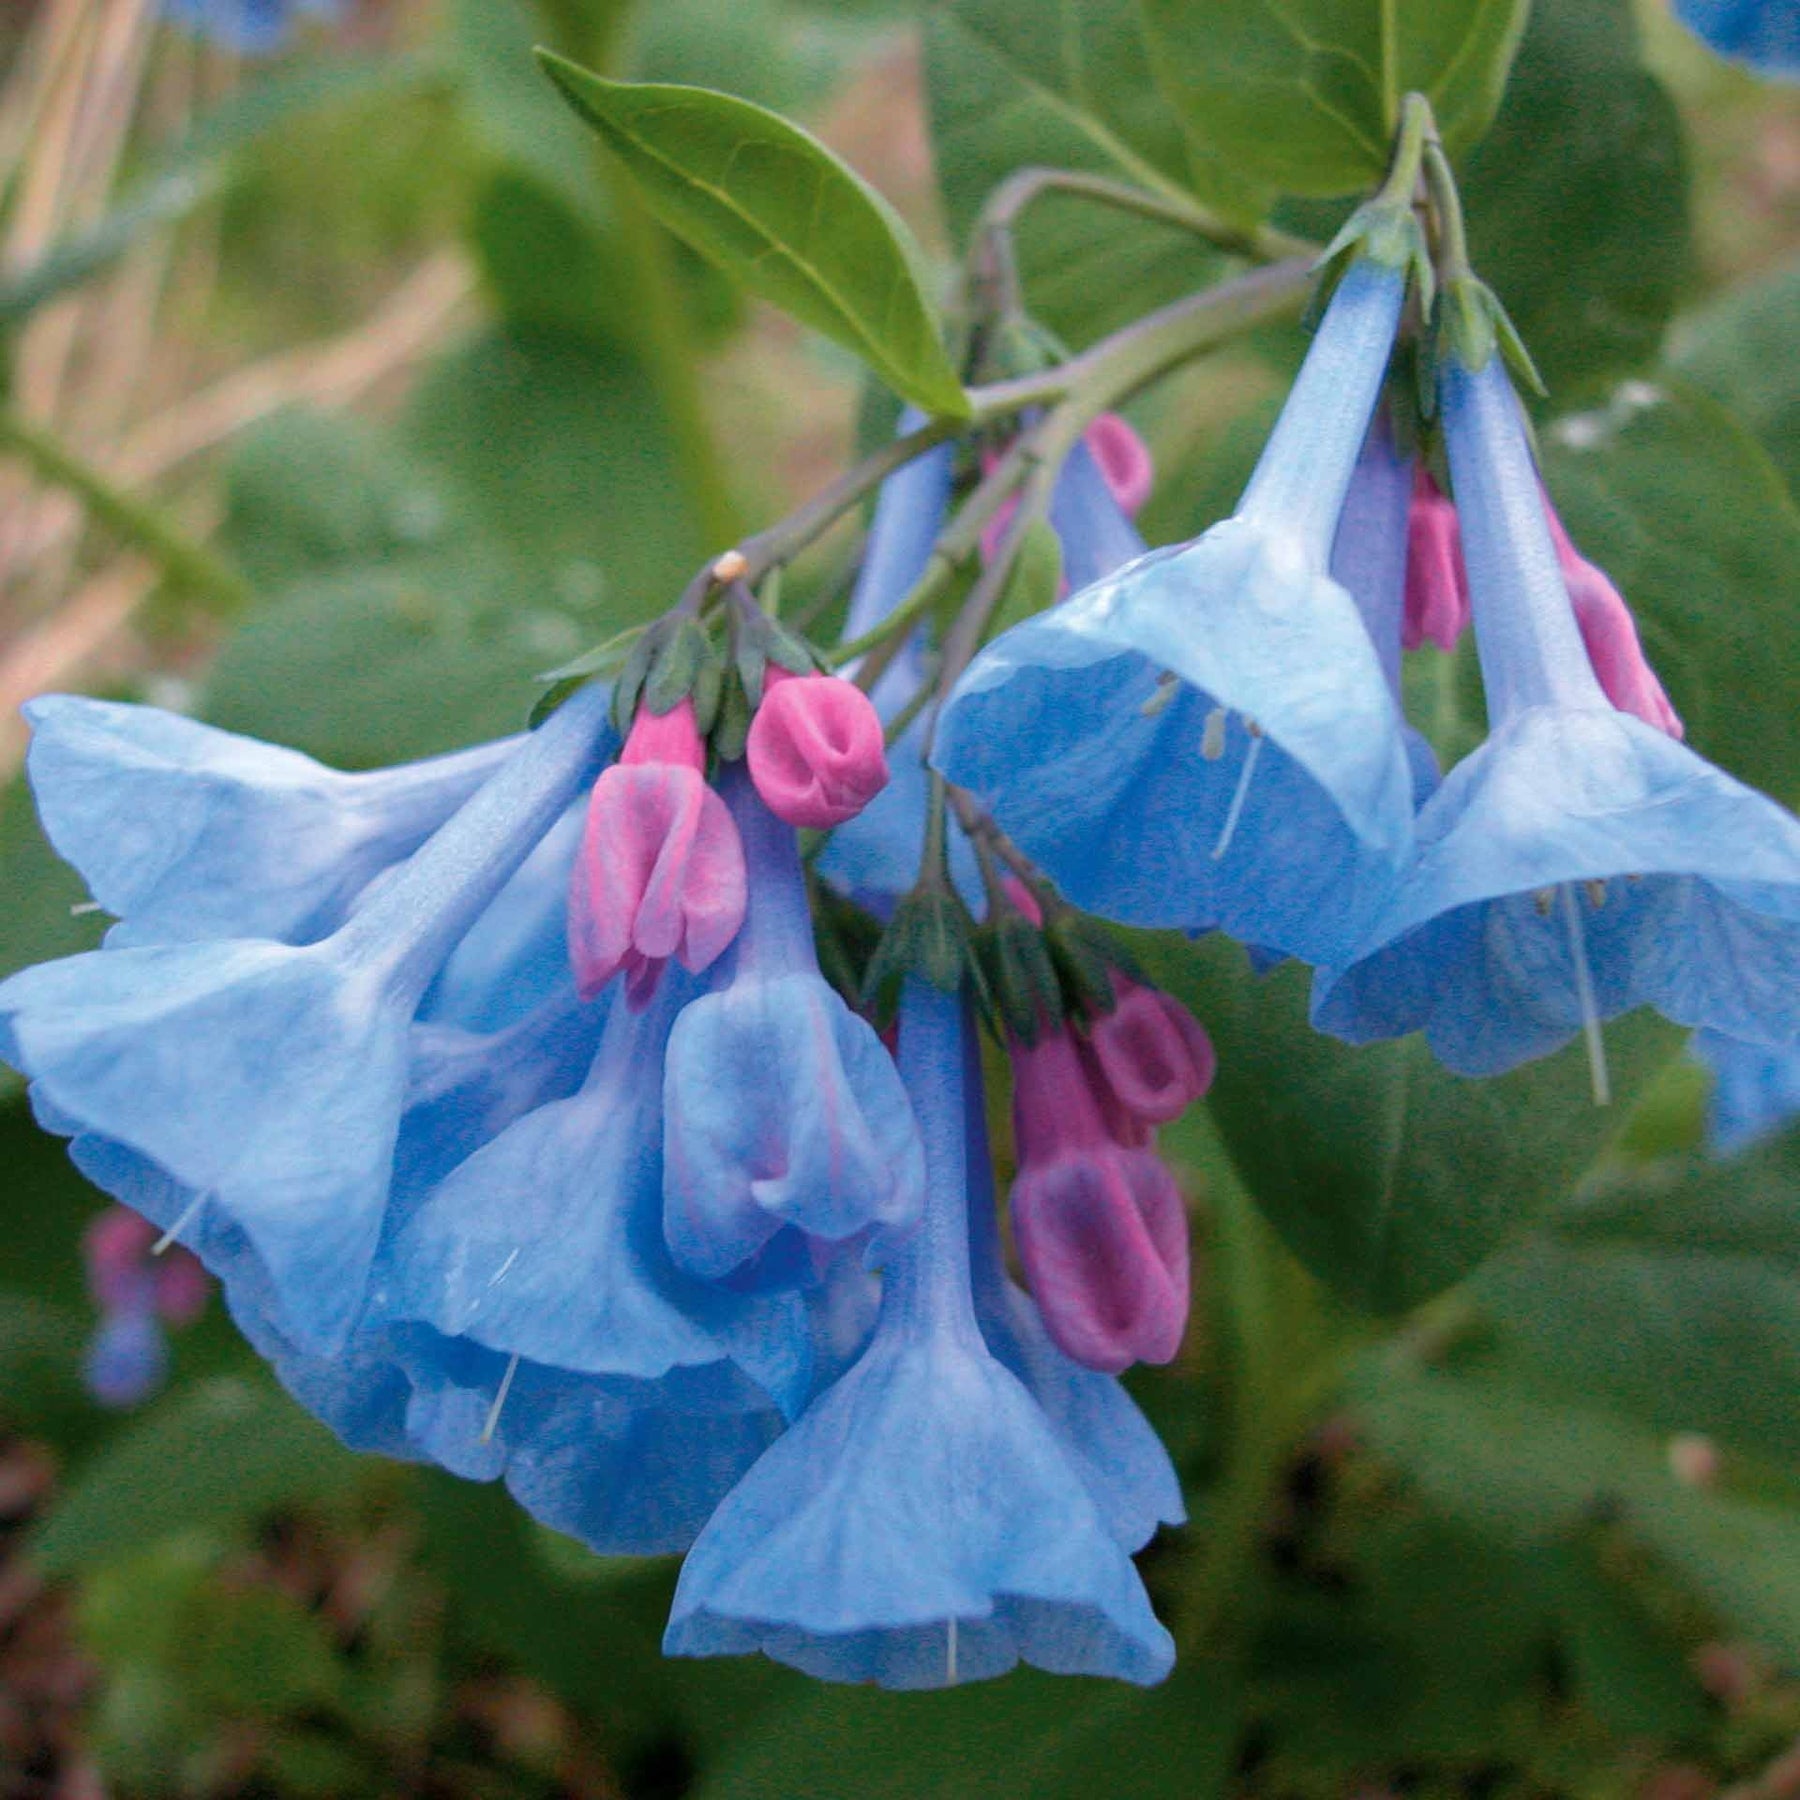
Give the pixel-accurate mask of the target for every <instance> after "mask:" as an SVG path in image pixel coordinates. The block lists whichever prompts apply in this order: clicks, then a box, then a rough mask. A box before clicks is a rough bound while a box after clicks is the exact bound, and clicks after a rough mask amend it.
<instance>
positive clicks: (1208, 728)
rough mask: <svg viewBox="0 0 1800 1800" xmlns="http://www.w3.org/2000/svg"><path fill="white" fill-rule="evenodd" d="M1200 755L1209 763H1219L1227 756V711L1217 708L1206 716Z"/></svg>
mask: <svg viewBox="0 0 1800 1800" xmlns="http://www.w3.org/2000/svg"><path fill="white" fill-rule="evenodd" d="M1200 754H1201V755H1202V756H1204V757H1205V758H1206V760H1207V761H1208V762H1217V761H1218V760H1219V758H1220V757H1221V756H1223V755H1224V754H1225V709H1224V707H1222V706H1215V707H1214V708H1213V709H1212V711H1211V712H1209V713H1208V714H1207V715H1206V724H1205V725H1204V726H1203V727H1202V728H1201V731H1200Z"/></svg>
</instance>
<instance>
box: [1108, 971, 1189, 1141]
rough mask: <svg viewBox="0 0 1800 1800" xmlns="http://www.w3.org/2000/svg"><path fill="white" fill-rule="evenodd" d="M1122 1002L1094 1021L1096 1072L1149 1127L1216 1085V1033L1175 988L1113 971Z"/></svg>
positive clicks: (1184, 1108) (1111, 1094)
mask: <svg viewBox="0 0 1800 1800" xmlns="http://www.w3.org/2000/svg"><path fill="white" fill-rule="evenodd" d="M1113 989H1114V992H1115V993H1116V994H1117V996H1118V1004H1117V1005H1116V1006H1115V1007H1114V1008H1113V1010H1112V1011H1111V1012H1109V1013H1102V1014H1101V1015H1100V1016H1099V1017H1098V1018H1097V1019H1095V1020H1094V1021H1093V1022H1092V1024H1091V1025H1090V1026H1089V1027H1088V1049H1089V1052H1090V1054H1091V1056H1092V1058H1093V1062H1094V1068H1095V1073H1096V1075H1097V1077H1098V1079H1099V1080H1100V1082H1102V1083H1103V1084H1104V1086H1105V1090H1106V1093H1107V1095H1108V1096H1109V1097H1110V1099H1111V1100H1112V1101H1113V1102H1114V1103H1115V1104H1116V1105H1117V1107H1118V1108H1119V1109H1120V1110H1121V1111H1123V1112H1125V1113H1127V1114H1129V1115H1131V1116H1132V1117H1133V1118H1134V1119H1136V1120H1137V1121H1138V1122H1139V1123H1140V1124H1141V1125H1143V1126H1145V1127H1150V1126H1156V1125H1167V1124H1169V1123H1171V1122H1172V1121H1173V1120H1175V1119H1178V1118H1180V1117H1181V1115H1182V1114H1183V1113H1184V1112H1186V1111H1187V1109H1188V1108H1189V1107H1190V1106H1191V1105H1192V1104H1193V1103H1194V1102H1195V1101H1196V1100H1198V1099H1199V1098H1200V1096H1201V1095H1202V1094H1204V1093H1205V1092H1206V1090H1207V1089H1208V1088H1209V1087H1211V1086H1212V1079H1213V1074H1214V1072H1215V1071H1216V1069H1217V1067H1218V1059H1217V1057H1216V1056H1215V1055H1214V1054H1213V1047H1212V1039H1211V1038H1209V1037H1208V1036H1207V1035H1206V1027H1205V1026H1203V1025H1202V1024H1201V1023H1200V1021H1199V1020H1198V1019H1196V1018H1195V1017H1194V1015H1193V1014H1192V1013H1191V1012H1189V1011H1188V1009H1187V1008H1186V1007H1185V1006H1183V1005H1182V1004H1181V1002H1180V1001H1179V1000H1177V999H1176V998H1175V997H1174V996H1173V995H1172V994H1165V993H1162V992H1161V991H1160V990H1158V989H1156V988H1150V987H1145V986H1143V984H1142V983H1140V982H1136V981H1133V980H1132V979H1131V978H1130V977H1129V976H1127V975H1122V974H1119V973H1118V972H1117V971H1115V972H1114V975H1113Z"/></svg>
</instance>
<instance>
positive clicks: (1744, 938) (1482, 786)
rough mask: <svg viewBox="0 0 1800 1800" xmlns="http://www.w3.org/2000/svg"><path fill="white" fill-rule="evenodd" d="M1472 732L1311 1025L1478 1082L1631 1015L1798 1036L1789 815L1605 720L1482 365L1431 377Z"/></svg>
mask: <svg viewBox="0 0 1800 1800" xmlns="http://www.w3.org/2000/svg"><path fill="white" fill-rule="evenodd" d="M1441 403H1442V412H1443V420H1444V430H1445V436H1446V440H1447V443H1448V446H1449V451H1450V463H1451V472H1452V476H1453V479H1454V481H1455V486H1456V505H1457V512H1458V514H1459V516H1460V518H1461V521H1462V533H1463V545H1464V552H1465V560H1466V563H1467V567H1468V574H1469V587H1470V595H1471V604H1472V608H1473V613H1474V624H1475V633H1476V641H1477V645H1478V648H1479V651H1480V656H1481V670H1482V679H1483V683H1484V685H1485V687H1486V690H1487V701H1488V716H1489V721H1490V736H1489V738H1488V740H1487V742H1486V743H1485V744H1483V745H1482V746H1481V748H1480V749H1478V750H1476V751H1475V752H1474V753H1473V754H1472V755H1470V756H1469V757H1467V758H1465V759H1464V760H1463V761H1462V762H1461V763H1459V764H1458V765H1457V767H1456V768H1455V769H1453V770H1452V771H1451V772H1450V774H1449V775H1448V776H1447V777H1446V778H1445V780H1444V784H1443V786H1442V787H1441V788H1439V789H1438V791H1437V793H1436V794H1435V795H1434V796H1433V797H1432V798H1431V800H1430V801H1429V802H1428V803H1427V804H1426V806H1425V807H1424V808H1423V810H1422V811H1421V812H1420V814H1419V818H1418V827H1417V841H1418V849H1417V854H1416V856H1415V857H1414V859H1413V860H1412V862H1411V863H1410V864H1409V865H1408V867H1407V869H1406V871H1405V874H1404V877H1403V879H1402V881H1401V883H1400V885H1399V886H1398V888H1397V889H1396V891H1395V893H1394V896H1393V898H1392V900H1391V901H1390V903H1389V905H1388V906H1387V908H1386V909H1385V911H1384V912H1383V914H1382V916H1381V918H1380V919H1379V920H1378V922H1377V923H1376V925H1375V926H1374V927H1373V928H1372V930H1371V931H1370V932H1369V934H1368V935H1367V937H1366V938H1365V940H1364V941H1363V943H1362V944H1361V945H1360V946H1359V947H1358V949H1357V951H1356V952H1355V953H1354V954H1353V955H1352V956H1351V957H1350V958H1347V959H1346V960H1345V964H1344V965H1343V966H1340V967H1339V968H1337V969H1333V970H1322V971H1321V973H1320V976H1319V980H1318V982H1317V985H1316V988H1315V995H1314V1011H1313V1017H1314V1021H1315V1023H1317V1024H1318V1025H1319V1026H1320V1027H1321V1028H1322V1029H1324V1030H1327V1031H1332V1032H1335V1033H1337V1034H1338V1035H1339V1036H1342V1037H1346V1038H1348V1039H1350V1040H1351V1041H1352V1042H1357V1043H1360V1042H1364V1041H1367V1040H1369V1039H1372V1038H1385V1037H1396V1036H1399V1035H1401V1034H1402V1033H1404V1032H1409V1031H1420V1030H1422V1031H1424V1033H1425V1034H1426V1037H1427V1040H1428V1041H1429V1042H1430V1044H1431V1047H1432V1049H1433V1050H1434V1051H1435V1052H1436V1053H1437V1055H1438V1056H1439V1058H1440V1059H1441V1060H1442V1061H1443V1062H1444V1063H1446V1064H1447V1065H1448V1066H1449V1067H1450V1068H1452V1069H1454V1070H1456V1071H1457V1072H1458V1073H1459V1074H1464V1075H1495V1074H1499V1073H1501V1072H1503V1071H1504V1070H1507V1069H1510V1068H1513V1067H1515V1066H1516V1065H1518V1064H1519V1063H1522V1062H1525V1061H1527V1060H1529V1059H1530V1058H1532V1057H1537V1056H1543V1055H1546V1054H1548V1053H1549V1052H1550V1051H1552V1050H1555V1049H1557V1048H1558V1047H1559V1046H1560V1045H1562V1044H1563V1043H1565V1042H1567V1041H1568V1040H1569V1039H1570V1038H1571V1037H1572V1036H1574V1035H1575V1034H1576V1033H1577V1032H1580V1031H1583V1030H1584V1029H1585V1031H1586V1033H1587V1036H1588V1041H1589V1049H1590V1056H1591V1058H1592V1063H1593V1069H1594V1078H1595V1088H1596V1094H1597V1096H1598V1097H1600V1098H1604V1097H1605V1092H1606V1075H1605V1063H1604V1055H1603V1051H1602V1047H1601V1040H1600V1022H1601V1021H1602V1020H1603V1019H1610V1018H1613V1017H1615V1016H1616V1015H1618V1014H1620V1013H1623V1012H1626V1011H1629V1010H1630V1009H1632V1008H1633V1007H1637V1006H1644V1005H1648V1006H1654V1007H1655V1008H1656V1009H1657V1010H1658V1011H1660V1012H1662V1013H1663V1014H1665V1015H1666V1016H1667V1017H1669V1018H1671V1019H1674V1020H1676V1021H1677V1022H1678V1023H1681V1024H1685V1025H1695V1026H1709V1027H1711V1028H1713V1029H1715V1030H1718V1031H1722V1032H1724V1033H1726V1034H1728V1035H1730V1036H1734V1037H1739V1038H1743V1039H1746V1040H1749V1041H1751V1042H1755V1043H1761V1044H1765V1045H1770V1046H1781V1045H1791V1044H1793V1043H1795V1042H1797V1041H1800V821H1796V820H1795V819H1794V818H1793V817H1792V816H1791V815H1789V814H1788V813H1786V812H1785V811H1783V810H1782V808H1780V807H1779V806H1777V805H1776V804H1775V803H1774V802H1773V801H1772V800H1769V799H1766V798H1765V797H1764V796H1762V795H1761V794H1757V793H1754V792H1752V791H1751V790H1750V789H1748V788H1746V787H1744V786H1742V785H1741V784H1740V783H1738V782H1736V781H1733V780H1732V779H1731V777H1730V776H1728V775H1725V774H1723V773H1722V772H1721V771H1720V770H1718V769H1716V768H1714V767H1713V766H1712V765H1711V764H1710V763H1708V762H1705V761H1703V760H1702V759H1701V758H1700V757H1698V756H1696V755H1695V754H1694V753H1693V752H1692V751H1691V750H1688V749H1686V748H1685V747H1684V746H1683V745H1681V744H1680V743H1678V742H1677V741H1675V740H1674V739H1673V738H1671V737H1669V736H1666V735H1665V734H1664V733H1663V732H1662V731H1659V730H1657V729H1656V728H1655V727H1653V726H1651V725H1648V724H1646V723H1645V722H1644V721H1643V720H1641V719H1639V718H1637V717H1635V716H1633V715H1632V714H1630V713H1626V712H1621V711H1619V710H1617V709H1616V708H1614V707H1613V706H1612V705H1611V703H1610V702H1609V701H1608V700H1607V698H1606V695H1605V693H1604V692H1603V691H1602V689H1601V687H1600V684H1599V681H1598V679H1597V678H1596V676H1595V673H1594V669H1593V666H1592V664H1591V663H1590V661H1589V657H1588V652H1587V650H1586V648H1585V646H1584V644H1583V641H1582V637H1581V634H1580V631H1579V629H1578V628H1577V625H1576V620H1575V615H1574V611H1573V609H1572V607H1571V604H1570V601H1569V595H1568V590H1567V587H1566V586H1565V584H1564V581H1563V577H1562V574H1561V572H1560V569H1559V567H1558V563H1557V558H1556V552H1555V547H1554V545H1553V543H1552V541H1551V537H1550V531H1549V526H1548V524H1547V522H1546V516H1545V510H1544V504H1543V498H1542V494H1541V490H1540V487H1539V482H1538V474H1537V469H1536V466H1535V464H1534V461H1533V458H1532V453H1531V447H1530V442H1529V439H1528V436H1527V433H1526V428H1525V422H1524V418H1523V416H1522V414H1521V412H1520V409H1519V404H1518V401H1517V399H1516V397H1515V396H1514V394H1513V391H1512V386H1511V383H1510V382H1509V380H1508V379H1507V375H1506V371H1505V368H1504V366H1503V363H1502V361H1501V359H1500V357H1499V356H1498V355H1492V356H1490V357H1489V358H1488V359H1487V360H1486V361H1485V362H1484V363H1483V364H1482V366H1481V367H1480V368H1474V369H1472V368H1470V367H1468V366H1467V365H1466V364H1465V362H1464V361H1463V360H1462V359H1461V358H1460V357H1459V356H1458V355H1457V354H1456V353H1455V352H1454V351H1452V352H1451V353H1450V354H1449V355H1448V356H1447V357H1446V359H1445V363H1444V367H1443V371H1442V375H1441Z"/></svg>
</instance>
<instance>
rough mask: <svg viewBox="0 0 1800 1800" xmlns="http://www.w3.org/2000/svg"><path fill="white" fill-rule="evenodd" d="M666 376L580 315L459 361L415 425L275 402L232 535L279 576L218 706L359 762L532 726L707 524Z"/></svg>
mask: <svg viewBox="0 0 1800 1800" xmlns="http://www.w3.org/2000/svg"><path fill="white" fill-rule="evenodd" d="M660 421H661V415H660V413H659V411H658V409H657V407H656V405H655V404H654V396H653V395H652V393H651V391H650V387H649V383H648V381H647V379H646V378H645V376H644V375H643V373H642V371H641V369H640V368H639V366H638V365H637V364H636V363H635V362H634V361H632V360H631V359H630V358H628V357H626V356H624V355H623V354H621V353H620V352H618V351H617V350H614V349H609V348H607V347H606V346H603V345H601V344H599V343H597V342H595V341H594V340H592V339H591V338H588V337H586V336H583V335H580V334H577V333H573V332H566V331H561V332H559V331H550V330H541V329H527V328H523V327H518V328H514V329H511V330H498V331H493V332H489V333H486V334H484V335H483V336H481V337H479V338H477V339H476V340H475V341H473V342H472V343H470V344H468V345H466V346H465V347H464V348H463V349H461V350H460V351H457V352H455V353H453V354H451V355H450V356H448V357H446V358H444V359H443V360H441V361H440V362H439V363H438V364H437V366H436V367H434V368H433V369H432V370H431V372H430V373H429V374H428V375H427V376H426V378H425V379H424V381H423V382H422V383H421V385H420V387H419V389H418V391H417V392H416V393H415V395H414V397H413V400H412V404H411V408H410V410H409V413H408V415H407V417H406V418H405V419H404V420H403V421H402V423H401V426H400V428H399V430H398V431H397V432H396V433H394V434H391V435H390V434H383V433H378V432H375V431H373V430H371V429H370V428H368V427H366V426H357V425H354V424H352V423H350V422H347V421H344V420H340V419H332V420H325V419H322V418H319V417H318V416H316V415H307V414H300V413H292V414H287V415H284V416H282V417H281V418H279V419H277V420H274V421H271V422H270V424H269V425H268V426H267V427H265V428H264V430H263V431H262V432H260V433H258V434H256V435H255V436H254V437H253V438H252V439H250V440H249V441H248V442H247V443H246V444H245V445H244V446H243V447H242V448H241V449H240V451H239V452H238V454H237V456H236V457H235V458H234V460H233V464H232V469H231V477H230V513H229V517H228V522H227V537H228V541H229V542H230V543H231V545H232V546H233V548H234V549H239V550H240V551H241V553H242V554H243V555H244V557H245V559H246V561H247V562H249V563H250V564H251V566H252V568H253V570H254V571H255V574H256V576H257V578H258V580H259V584H260V585H261V586H262V588H263V589H264V591H265V593H267V594H268V596H269V597H268V599H267V600H266V601H265V603H264V604H263V605H262V606H260V607H258V608H257V609H256V610H255V611H254V612H252V613H251V614H250V616H249V617H248V618H247V619H246V620H245V621H244V623H243V624H242V626H241V627H240V628H239V630H238V631H237V632H236V633H235V634H234V635H233V636H232V638H231V639H230V640H229V641H228V642H227V644H226V646H225V648H224V651H223V653H222V654H221V656H220V658H219V660H218V662H217V663H216V664H215V666H214V669H213V671H212V676H211V680H210V682H209V685H208V688H207V692H206V713H207V716H208V718H210V719H211V720H212V721H213V722H214V723H216V724H221V725H225V726H228V727H229V728H230V729H232V730H237V731H245V732H249V733H251V734H253V735H256V736H260V737H269V738H274V739H277V740H279V741H281V742H284V743H290V744H294V745H296V746H298V747H299V748H302V749H305V750H307V751H308V752H310V753H311V754H313V755H315V756H319V757H322V758H323V759H325V760H326V761H329V762H334V763H339V764H343V765H346V766H352V767H361V766H367V765H370V764H374V763H382V762H392V761H395V760H398V759H399V758H402V757H406V756H416V755H427V754H430V753H432V752H434V751H438V750H445V749H451V748H454V747H456V746H457V745H460V744H464V743H467V742H469V741H470V740H471V739H472V738H476V737H481V736H495V735H499V734H502V733H505V732H507V731H514V730H517V729H519V727H520V726H521V725H522V724H523V723H524V721H525V718H526V715H527V713H528V711H529V709H530V707H531V704H532V701H533V700H534V699H535V698H536V697H537V694H538V692H539V686H538V681H537V677H538V676H539V675H541V673H542V672H543V671H544V670H545V669H547V668H551V667H554V666H555V665H557V664H558V663H562V662H566V661H568V659H569V658H570V657H572V656H574V655H576V654H577V653H578V652H580V651H581V650H582V649H583V648H584V647H586V646H588V645H590V644H592V643H593V642H594V641H595V640H596V639H598V638H602V637H606V636H608V635H610V634H611V633H612V632H613V631H616V630H617V629H618V628H619V627H620V626H622V625H625V624H627V623H631V622H634V621H636V620H640V619H643V618H645V617H647V616H649V615H651V614H653V613H655V612H657V611H659V610H661V609H662V608H664V607H666V606H667V605H668V604H669V603H670V601H671V600H672V599H673V598H674V595H675V593H676V592H677V591H678V589H679V586H680V584H681V582H682V581H683V580H685V578H686V576H687V575H688V573H689V572H690V571H691V570H692V568H693V566H694V565H695V564H696V563H697V562H698V561H699V559H700V556H701V554H702V551H703V549H704V546H703V544H702V543H701V541H700V535H699V530H698V527H697V525H696V524H695V522H694V519H693V515H692V512H691V510H690V508H689V506H688V503H687V499H686V494H685V490H684V488H683V486H682V483H681V479H680V476H679V474H678V472H677V466H676V461H675V453H674V449H673V446H672V445H671V443H670V441H669V438H668V435H667V433H666V430H665V429H664V428H663V426H662V424H661V422H660Z"/></svg>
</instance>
